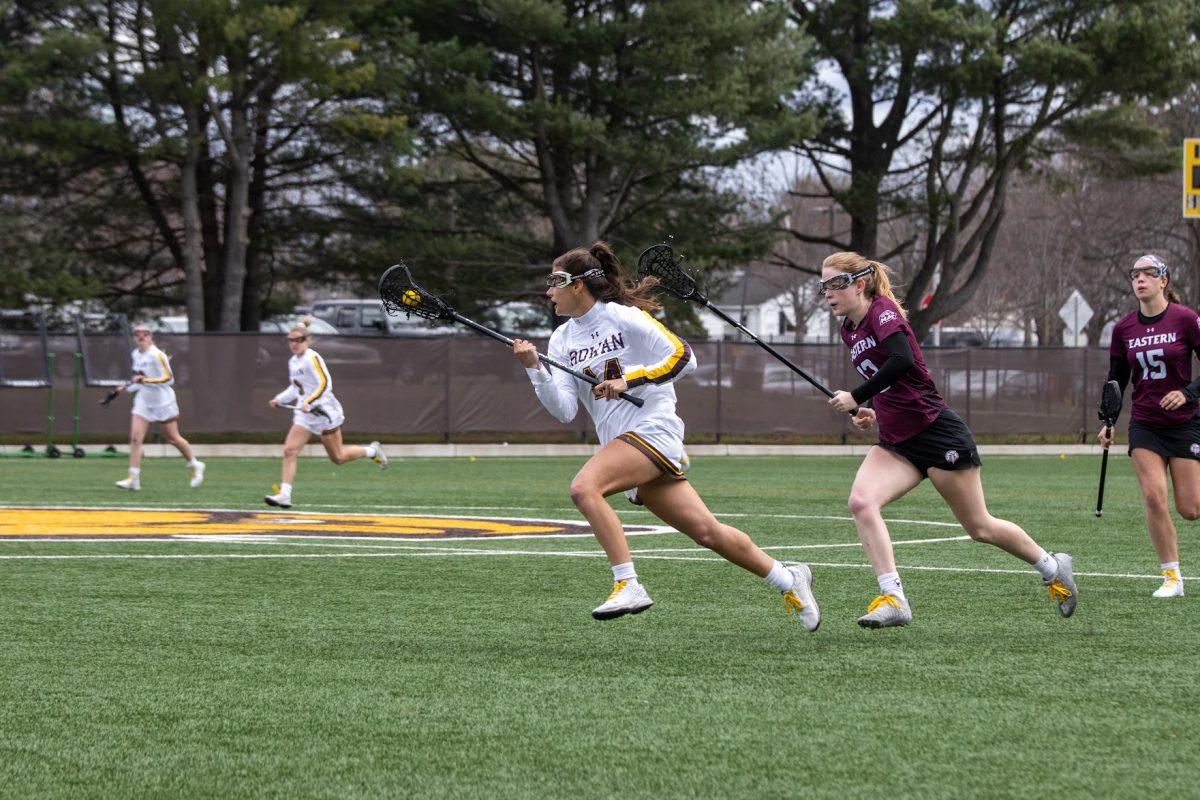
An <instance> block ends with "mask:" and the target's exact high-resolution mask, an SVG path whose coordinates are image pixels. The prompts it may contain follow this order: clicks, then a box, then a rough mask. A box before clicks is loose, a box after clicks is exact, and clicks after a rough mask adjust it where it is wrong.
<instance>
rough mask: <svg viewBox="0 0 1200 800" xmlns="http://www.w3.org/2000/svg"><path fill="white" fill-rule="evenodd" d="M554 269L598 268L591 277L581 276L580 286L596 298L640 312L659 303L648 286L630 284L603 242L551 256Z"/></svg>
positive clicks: (654, 308) (580, 271) (572, 271)
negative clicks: (596, 272) (598, 273)
mask: <svg viewBox="0 0 1200 800" xmlns="http://www.w3.org/2000/svg"><path fill="white" fill-rule="evenodd" d="M554 269H556V270H561V271H563V272H569V273H570V274H572V275H582V274H583V273H585V272H587V271H588V270H592V269H599V270H600V271H601V272H603V273H604V274H603V275H601V276H599V277H595V278H584V279H583V285H584V286H586V287H587V290H588V291H589V292H591V293H592V296H593V297H595V298H596V299H597V300H603V301H604V302H606V303H619V304H621V305H623V306H633V307H634V308H640V309H642V310H643V311H657V310H659V309H660V308H662V305H661V304H660V303H659V302H658V301H657V300H655V299H654V297H653V296H652V295H651V294H650V290H651V288H652V287H651V286H649V285H646V284H636V285H635V284H634V283H633V281H631V280H629V279H628V278H626V277H625V272H624V270H623V269H622V267H621V262H620V260H619V259H618V258H617V254H616V253H614V252H613V251H612V248H611V247H609V246H608V245H607V244H606V243H604V242H596V243H595V244H593V245H592V246H591V247H588V248H583V247H577V248H575V249H574V250H568V251H567V252H565V253H563V254H562V255H561V256H559V257H558V258H556V259H554Z"/></svg>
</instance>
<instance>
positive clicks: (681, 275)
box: [638, 242, 858, 417]
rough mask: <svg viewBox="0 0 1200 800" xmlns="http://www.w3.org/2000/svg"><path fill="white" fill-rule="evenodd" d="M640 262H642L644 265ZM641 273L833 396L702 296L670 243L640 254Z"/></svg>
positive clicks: (827, 394) (650, 248) (853, 413)
mask: <svg viewBox="0 0 1200 800" xmlns="http://www.w3.org/2000/svg"><path fill="white" fill-rule="evenodd" d="M643 262H645V263H644V264H643ZM643 274H646V275H650V276H653V277H654V278H655V279H657V280H658V285H659V286H661V287H662V288H663V289H666V290H667V291H668V292H670V293H671V294H673V295H675V296H676V297H678V298H679V299H681V300H693V301H695V302H697V303H699V304H700V305H702V306H704V307H705V308H707V309H708V310H709V311H711V312H712V313H714V314H716V315H717V316H718V317H720V318H721V319H723V320H725V321H726V322H728V323H729V324H730V325H732V326H733V327H735V328H737V329H738V330H739V331H741V332H742V333H744V334H746V336H748V337H750V340H751V341H752V342H754V343H755V344H756V345H758V346H759V347H761V348H762V349H764V350H766V351H767V352H768V353H770V354H771V355H772V356H774V357H775V359H776V360H777V361H779V363H781V364H783V365H784V366H785V367H787V368H788V369H790V370H791V371H792V372H795V373H796V374H797V375H799V376H800V377H801V378H803V379H804V380H806V381H808V382H809V383H811V384H812V385H813V386H814V387H816V389H817V391H819V392H821V393H822V394H824V395H825V396H826V397H829V398H832V397H833V392H832V391H830V390H829V387H827V386H825V385H824V384H823V383H821V382H820V381H819V380H817V379H816V378H814V377H813V376H812V375H809V374H808V373H807V372H805V371H804V370H803V369H801V367H800V366H799V365H797V364H796V363H795V362H794V361H792V360H791V359H790V358H788V357H787V356H785V355H784V354H783V353H781V352H779V351H778V350H776V349H775V348H774V347H771V345H769V344H767V343H766V342H764V341H763V340H762V339H760V338H758V337H757V336H755V335H754V334H753V333H751V332H750V331H749V330H748V329H747V328H746V326H745V325H743V324H741V323H740V322H738V321H737V320H735V319H734V318H733V317H731V316H729V315H728V314H726V313H725V312H724V311H722V310H721V309H719V308H717V307H716V306H715V305H713V303H712V301H711V300H709V299H708V298H707V297H706V296H705V295H704V292H702V291H700V288H699V287H698V286H696V281H695V279H694V278H692V276H690V275H688V274H687V273H685V272H683V270H682V269H681V268H680V266H679V260H678V259H676V258H675V254H674V251H673V250H672V248H671V245H669V244H667V243H665V242H664V243H663V244H657V245H653V246H651V247H649V248H647V249H646V250H645V251H644V252H643V253H642V256H641V258H639V259H638V276H639V277H641V276H642V275H643ZM846 413H847V414H849V415H850V416H852V417H853V416H854V415H856V414H857V413H858V409H857V408H853V409H851V410H850V411H847V412H846Z"/></svg>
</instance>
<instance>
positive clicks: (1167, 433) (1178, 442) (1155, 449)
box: [1129, 419, 1200, 461]
mask: <svg viewBox="0 0 1200 800" xmlns="http://www.w3.org/2000/svg"><path fill="white" fill-rule="evenodd" d="M1139 447H1140V448H1142V449H1143V450H1149V451H1150V452H1152V453H1158V454H1159V455H1160V456H1162V457H1163V458H1190V459H1193V460H1196V461H1200V419H1189V420H1188V421H1187V422H1184V423H1183V424H1181V425H1167V426H1163V425H1150V424H1148V423H1145V422H1138V421H1137V420H1130V422H1129V455H1131V456H1132V455H1133V451H1134V450H1135V449H1136V448H1139Z"/></svg>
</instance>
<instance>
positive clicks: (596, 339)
mask: <svg viewBox="0 0 1200 800" xmlns="http://www.w3.org/2000/svg"><path fill="white" fill-rule="evenodd" d="M552 270H553V271H552V272H551V273H550V276H549V278H548V279H547V284H548V286H549V289H548V290H547V291H546V294H547V296H548V297H549V298H550V300H551V301H553V303H554V307H555V313H557V314H558V315H559V316H562V317H569V318H570V319H569V320H568V321H567V322H566V324H564V325H562V326H561V327H559V328H558V329H557V330H555V331H554V333H553V335H552V336H551V337H550V348H549V355H550V356H551V357H552V358H555V359H557V360H559V361H561V362H565V363H567V364H569V365H571V366H572V367H574V368H576V369H578V370H580V371H581V372H583V373H584V374H586V375H588V376H589V377H592V378H595V379H597V380H600V381H601V383H600V384H599V385H597V386H595V387H593V386H592V385H590V384H588V383H586V382H585V381H582V380H579V379H578V378H575V377H573V376H571V375H569V374H567V373H565V372H562V371H560V370H554V369H553V368H551V369H549V371H548V370H547V369H546V368H545V367H543V366H542V365H541V363H540V362H539V361H538V358H537V351H536V349H535V348H534V346H533V345H532V344H530V343H529V342H527V341H524V340H522V339H517V340H516V341H515V342H514V344H513V352H514V353H515V354H516V357H517V359H518V360H519V361H520V362H521V364H522V365H524V366H525V368H526V370H527V371H528V373H529V377H530V380H531V381H532V382H533V385H534V389H535V391H536V392H537V396H538V399H539V400H541V402H542V405H544V406H545V407H546V409H547V410H548V411H549V412H550V413H551V414H553V415H554V417H556V418H557V419H558V420H560V421H562V422H570V421H571V420H572V419H574V417H575V414H576V412H577V411H578V409H579V406H580V405H582V406H583V407H584V408H585V409H586V410H587V412H588V413H589V414H590V415H591V416H592V420H593V422H595V425H596V435H597V437H599V439H600V444H601V445H602V447H601V448H600V451H599V452H598V453H596V455H594V456H592V458H591V459H589V460H588V462H587V463H586V464H584V465H583V468H582V469H581V470H580V471H579V473H578V474H577V475H576V476H575V479H574V480H573V481H571V490H570V491H571V500H572V501H573V502H574V503H575V505H576V507H577V508H578V509H579V510H580V512H582V513H583V516H584V517H586V518H587V521H588V523H589V524H590V525H591V527H592V531H593V532H594V533H595V535H596V539H597V540H598V541H599V543H600V546H601V547H602V548H603V549H604V552H605V555H607V556H608V560H609V563H610V564H611V566H612V574H613V584H614V585H613V589H612V593H611V594H610V595H609V596H608V599H607V600H605V601H604V602H603V603H601V604H600V606H598V607H597V608H596V609H595V610H593V611H592V616H593V617H595V618H596V619H613V618H615V617H620V616H623V615H625V614H637V613H640V612H642V611H645V610H646V609H647V608H649V607H650V606H651V605H652V604H653V603H652V601H651V600H650V595H649V594H647V592H646V589H645V588H644V587H643V586H642V585H641V583H640V582H639V581H638V577H637V573H636V572H635V571H634V566H633V558H632V556H631V555H630V553H629V545H628V543H627V541H626V539H625V532H624V530H623V529H622V527H621V520H620V519H618V517H617V514H616V512H615V511H613V509H612V507H611V506H609V505H608V503H607V502H606V501H605V499H604V498H606V497H608V496H609V495H613V494H616V493H618V492H625V493H626V494H627V495H628V496H629V497H630V499H631V500H633V501H634V502H635V503H638V504H639V505H644V506H645V507H646V508H647V509H649V510H650V511H651V512H653V513H654V514H655V516H657V517H658V518H659V519H661V520H662V521H663V522H665V523H667V524H668V525H670V526H672V527H674V528H675V529H676V530H678V531H681V532H682V533H684V534H686V535H687V536H689V537H690V538H691V539H692V540H693V541H695V542H696V543H697V544H699V545H701V546H703V547H707V548H709V549H711V550H714V551H715V552H717V553H719V554H720V555H721V556H723V557H725V558H726V559H728V560H729V561H732V562H733V563H734V564H737V565H738V566H740V567H743V568H745V569H747V570H749V571H751V572H753V573H754V574H755V575H758V576H759V577H761V578H764V579H765V580H766V581H767V583H769V584H770V585H771V586H773V587H774V588H775V589H777V590H778V591H780V592H781V593H782V594H783V596H784V603H785V607H786V609H787V611H788V613H791V612H792V611H796V612H798V613H799V616H800V620H801V622H802V623H803V624H804V627H805V628H807V629H808V630H810V631H814V630H816V629H817V627H818V626H819V625H820V623H821V617H820V611H819V609H818V608H817V603H816V600H815V599H814V598H813V595H812V573H811V571H810V570H809V568H808V567H807V566H806V565H803V564H800V565H796V566H792V567H785V566H784V565H783V564H781V563H779V562H778V561H776V560H775V559H773V558H771V557H770V556H768V555H767V554H766V553H764V552H763V551H762V550H760V549H759V548H758V546H757V545H755V544H754V542H752V541H751V540H750V537H749V536H747V535H746V534H744V533H742V532H741V531H740V530H738V529H736V528H732V527H730V526H728V525H725V524H722V523H721V522H718V521H717V519H716V518H715V517H714V516H713V515H712V512H710V511H709V510H708V508H707V507H706V506H705V505H704V501H703V500H701V499H700V496H699V495H698V494H696V490H695V489H693V488H692V486H691V484H690V483H688V481H687V480H686V478H684V475H683V470H684V467H685V465H686V463H687V456H686V455H685V454H684V451H683V421H682V420H681V419H680V418H679V417H678V416H677V415H676V414H675V389H674V387H673V386H672V385H671V383H672V381H675V380H677V379H678V378H680V377H681V376H683V375H685V374H687V373H688V372H690V371H691V370H693V369H695V359H694V357H693V355H692V351H691V348H690V347H689V346H688V345H687V343H686V342H684V341H683V340H681V339H680V338H679V337H677V336H676V335H675V334H673V333H671V331H669V330H667V329H666V328H665V327H664V326H663V325H662V323H660V322H658V320H656V319H655V318H654V317H652V316H650V314H649V313H647V310H648V309H654V308H657V305H656V304H655V303H654V302H653V301H651V300H650V299H648V297H647V296H646V292H647V291H648V287H642V288H640V289H633V288H631V287H630V285H629V282H628V281H627V280H626V279H625V277H624V276H623V275H622V271H621V265H620V262H618V261H617V258H616V256H615V255H614V254H613V252H612V250H610V249H609V247H608V245H606V244H604V243H603V242H597V243H596V244H594V245H592V247H591V248H589V249H583V248H579V249H575V250H571V251H570V252H568V253H565V254H563V255H561V256H559V257H558V258H557V259H556V260H555V261H554V265H553V267H552ZM624 391H628V392H629V394H631V395H633V396H636V397H640V398H641V399H642V400H644V401H645V405H644V406H643V407H642V408H638V407H637V406H635V405H633V404H632V403H629V402H626V401H624V400H621V399H619V397H618V395H619V394H620V393H621V392H624Z"/></svg>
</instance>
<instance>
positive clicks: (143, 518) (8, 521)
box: [0, 508, 648, 540]
mask: <svg viewBox="0 0 1200 800" xmlns="http://www.w3.org/2000/svg"><path fill="white" fill-rule="evenodd" d="M627 527H628V528H631V529H632V528H638V529H642V530H647V529H648V528H647V527H646V526H627ZM590 532H591V529H590V528H589V527H588V526H587V525H586V524H584V523H579V524H574V523H569V522H553V521H543V520H521V519H463V518H461V517H460V518H452V517H445V518H443V517H431V516H409V515H404V516H400V515H396V516H388V515H377V514H296V513H291V514H289V513H280V512H255V511H173V510H161V511H160V510H152V509H142V510H136V511H135V510H128V509H112V508H109V509H41V508H28V509H27V508H2V509H0V540H3V539H5V538H15V537H21V538H28V537H36V538H54V539H85V538H86V539H106V538H122V539H124V538H164V537H169V536H224V535H230V534H239V535H246V534H250V535H255V534H258V535H264V536H283V535H287V536H322V537H333V536H378V537H405V538H415V539H428V538H446V537H492V536H520V535H526V536H528V535H543V536H545V535H553V534H587V533H590Z"/></svg>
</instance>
